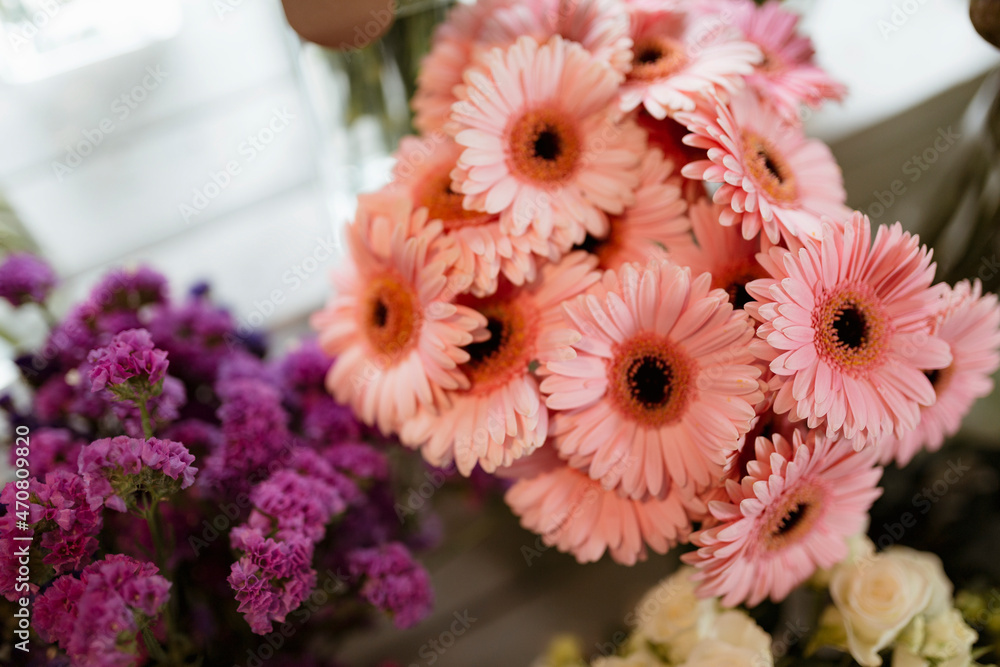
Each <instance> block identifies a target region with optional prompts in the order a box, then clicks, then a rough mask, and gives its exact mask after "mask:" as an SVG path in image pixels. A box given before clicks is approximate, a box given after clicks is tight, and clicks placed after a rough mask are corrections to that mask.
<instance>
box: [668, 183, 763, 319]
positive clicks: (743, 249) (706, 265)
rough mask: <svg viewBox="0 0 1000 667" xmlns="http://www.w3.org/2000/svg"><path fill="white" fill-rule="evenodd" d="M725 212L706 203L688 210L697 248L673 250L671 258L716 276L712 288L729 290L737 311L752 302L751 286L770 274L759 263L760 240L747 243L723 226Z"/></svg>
mask: <svg viewBox="0 0 1000 667" xmlns="http://www.w3.org/2000/svg"><path fill="white" fill-rule="evenodd" d="M724 210H725V209H724V208H723V207H721V206H719V205H718V204H713V203H711V202H710V201H708V200H707V199H702V200H701V201H698V202H696V203H694V204H692V205H691V206H690V207H689V208H688V217H689V218H690V220H691V229H692V230H693V231H694V237H695V239H696V240H697V242H698V245H697V246H694V245H689V246H679V247H678V248H676V249H673V250H671V252H670V258H671V259H672V260H674V261H675V262H677V263H678V264H680V265H681V266H687V267H690V268H691V272H692V273H695V274H698V273H704V272H708V273H711V274H712V288H713V289H722V290H725V292H726V294H728V295H729V302H730V303H732V304H733V307H734V308H743V307H744V306H745V305H746V304H747V302H749V301H750V300H751V298H750V295H749V294H748V293H747V289H746V286H747V283H749V282H751V281H753V280H757V279H759V278H766V277H768V276H767V271H765V270H764V267H763V266H761V265H760V262H758V261H757V253H758V252H760V249H761V248H760V240H759V239H757V238H754V239H750V240H747V239H744V238H743V235H742V234H740V231H739V230H738V229H737V228H735V227H725V226H723V225H722V224H721V223H720V222H719V218H720V217H721V214H722V212H723V211H724Z"/></svg>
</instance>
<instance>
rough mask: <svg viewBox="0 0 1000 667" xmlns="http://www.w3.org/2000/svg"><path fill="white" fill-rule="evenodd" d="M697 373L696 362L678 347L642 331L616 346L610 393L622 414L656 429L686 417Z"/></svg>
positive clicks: (609, 372)
mask: <svg viewBox="0 0 1000 667" xmlns="http://www.w3.org/2000/svg"><path fill="white" fill-rule="evenodd" d="M696 373H697V368H696V366H695V363H694V361H693V360H692V359H691V358H690V357H689V356H688V355H687V354H685V353H684V351H683V350H681V349H680V348H679V347H678V346H676V345H675V344H674V343H672V342H671V341H670V340H668V339H667V338H664V337H662V336H658V335H656V334H653V333H650V332H643V333H640V334H638V335H636V336H633V337H632V338H630V339H629V340H626V341H625V342H623V343H621V344H618V345H615V348H614V350H613V357H612V359H611V360H610V361H608V380H609V384H608V394H609V396H610V397H611V401H612V403H613V404H614V405H615V406H616V407H617V408H618V410H619V412H621V413H622V414H623V415H625V416H626V417H628V418H629V419H631V420H632V421H634V422H637V423H638V424H640V425H642V426H646V427H651V428H657V427H660V426H664V425H666V424H670V423H672V422H674V421H677V420H678V419H680V418H681V417H682V416H683V415H684V412H685V409H686V408H687V404H688V401H689V400H690V398H691V394H692V384H693V381H694V378H695V377H696Z"/></svg>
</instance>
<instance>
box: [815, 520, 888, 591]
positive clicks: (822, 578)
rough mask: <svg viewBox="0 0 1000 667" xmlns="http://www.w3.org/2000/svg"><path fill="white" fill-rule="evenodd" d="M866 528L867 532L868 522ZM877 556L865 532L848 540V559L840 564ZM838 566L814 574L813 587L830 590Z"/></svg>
mask: <svg viewBox="0 0 1000 667" xmlns="http://www.w3.org/2000/svg"><path fill="white" fill-rule="evenodd" d="M865 523H866V528H865V530H867V522H865ZM874 555H875V545H874V544H873V543H872V541H871V540H870V539H868V536H867V535H865V534H864V532H860V533H858V534H857V535H852V536H851V537H848V538H847V557H846V558H844V560H842V561H841V562H840V563H839V564H845V565H846V564H848V563H854V562H857V561H861V560H871V559H872V557H873V556H874ZM836 567H837V566H836V565H835V566H833V567H832V568H830V569H823V568H819V569H818V570H816V573H815V574H813V576H812V578H811V579H810V580H809V583H811V584H812V585H813V586H816V587H817V588H828V587H829V586H830V577H832V576H833V570H834V568H836Z"/></svg>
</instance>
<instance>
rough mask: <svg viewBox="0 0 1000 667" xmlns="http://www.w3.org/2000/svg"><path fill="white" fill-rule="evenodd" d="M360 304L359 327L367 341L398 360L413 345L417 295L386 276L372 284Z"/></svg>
mask: <svg viewBox="0 0 1000 667" xmlns="http://www.w3.org/2000/svg"><path fill="white" fill-rule="evenodd" d="M362 304H363V305H362V307H361V309H360V312H361V328H362V329H363V330H364V332H365V334H366V335H367V336H368V342H369V343H371V346H372V347H373V348H375V350H376V351H377V352H379V353H381V354H384V355H387V356H388V357H389V359H390V360H392V361H393V362H395V361H397V360H398V359H399V358H400V357H401V356H402V355H403V353H404V352H405V351H406V350H408V349H409V348H410V346H412V345H413V344H414V343H415V342H416V340H417V332H418V331H419V330H420V322H421V317H420V301H419V299H418V298H417V294H416V292H415V291H414V290H413V289H412V288H411V287H410V286H409V285H407V284H406V283H404V282H403V281H401V280H400V279H399V277H398V276H396V275H393V274H386V275H383V276H381V277H379V278H376V279H375V280H373V281H372V282H371V284H370V285H369V287H368V292H367V294H366V295H365V298H364V300H363V301H362Z"/></svg>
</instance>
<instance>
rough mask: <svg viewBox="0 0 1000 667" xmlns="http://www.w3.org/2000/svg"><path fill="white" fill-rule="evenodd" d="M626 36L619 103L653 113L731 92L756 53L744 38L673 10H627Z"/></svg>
mask: <svg viewBox="0 0 1000 667" xmlns="http://www.w3.org/2000/svg"><path fill="white" fill-rule="evenodd" d="M632 41H633V46H632V68H631V69H630V70H629V72H628V75H627V76H626V79H625V83H624V84H623V85H622V87H621V107H622V109H623V110H624V111H631V110H632V109H635V108H636V107H638V106H639V105H640V104H641V105H643V106H645V108H646V110H647V111H648V112H649V113H650V114H651V115H652V116H654V117H655V118H663V117H665V116H666V115H667V113H668V112H671V111H681V110H683V111H693V110H694V108H695V105H696V103H697V99H698V98H701V97H706V96H712V95H716V94H720V93H732V92H734V91H735V90H737V89H738V88H740V87H742V86H743V78H742V77H743V75H746V74H750V72H752V71H753V66H754V64H755V63H758V62H760V58H761V53H760V50H759V49H758V48H757V47H756V46H754V45H753V44H751V43H750V42H744V41H740V40H735V39H732V36H731V35H729V34H726V33H725V31H719V30H712V29H711V26H709V25H708V24H706V23H705V21H704V20H702V19H697V18H694V17H692V16H690V15H686V14H684V13H681V12H675V11H643V10H641V9H633V10H632Z"/></svg>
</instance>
